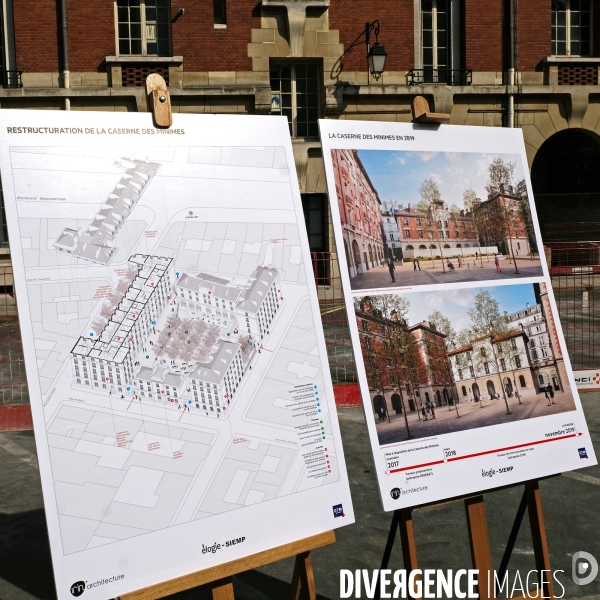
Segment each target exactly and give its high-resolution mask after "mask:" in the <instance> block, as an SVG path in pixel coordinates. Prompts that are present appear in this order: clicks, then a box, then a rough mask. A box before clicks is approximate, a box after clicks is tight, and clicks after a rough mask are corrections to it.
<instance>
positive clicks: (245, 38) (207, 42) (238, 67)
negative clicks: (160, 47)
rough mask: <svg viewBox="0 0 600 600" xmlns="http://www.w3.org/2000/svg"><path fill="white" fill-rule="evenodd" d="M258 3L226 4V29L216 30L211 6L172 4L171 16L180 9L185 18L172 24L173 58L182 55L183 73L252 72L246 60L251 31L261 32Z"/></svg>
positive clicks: (240, 0) (252, 0)
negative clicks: (181, 7)
mask: <svg viewBox="0 0 600 600" xmlns="http://www.w3.org/2000/svg"><path fill="white" fill-rule="evenodd" d="M258 4H259V3H258V0H235V1H234V2H228V3H227V29H215V28H214V25H213V3H212V2H209V1H208V0H204V1H202V2H198V1H196V2H193V3H182V2H173V3H172V4H171V7H172V8H171V10H172V14H173V16H174V15H175V14H176V13H177V10H178V9H179V6H185V14H184V15H183V16H182V17H181V18H179V19H178V20H177V21H176V22H175V23H173V54H174V55H177V56H180V55H183V58H184V64H183V68H184V70H185V71H251V70H252V59H250V58H248V43H249V42H250V41H251V33H250V30H251V29H260V10H259V9H257V10H254V9H255V8H256V7H257V5H258Z"/></svg>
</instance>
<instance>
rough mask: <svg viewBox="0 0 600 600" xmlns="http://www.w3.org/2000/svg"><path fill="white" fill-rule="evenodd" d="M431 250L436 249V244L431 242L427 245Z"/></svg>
mask: <svg viewBox="0 0 600 600" xmlns="http://www.w3.org/2000/svg"><path fill="white" fill-rule="evenodd" d="M429 247H430V248H431V249H432V250H437V246H436V245H435V244H431V246H429Z"/></svg>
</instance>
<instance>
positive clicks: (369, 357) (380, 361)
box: [356, 296, 456, 420]
mask: <svg viewBox="0 0 600 600" xmlns="http://www.w3.org/2000/svg"><path fill="white" fill-rule="evenodd" d="M356 322H357V326H358V331H359V337H360V345H361V350H362V355H363V359H364V363H365V368H366V371H367V381H368V384H369V392H370V395H371V403H372V407H373V412H374V414H376V415H378V417H379V418H380V420H383V417H385V418H386V419H387V418H388V417H389V416H393V415H400V414H402V413H403V412H404V411H408V412H415V411H419V410H421V408H422V407H423V406H425V405H428V404H433V405H434V406H442V405H447V404H453V403H454V398H455V397H456V391H455V390H454V388H453V377H452V371H451V366H450V362H449V361H448V357H447V350H446V341H445V336H444V334H443V333H440V332H439V331H436V330H435V329H434V328H433V327H432V326H431V325H430V324H429V323H428V322H426V321H423V322H421V323H416V324H415V325H408V324H407V323H404V322H402V321H401V320H399V319H398V318H397V315H396V313H395V312H394V311H392V313H391V315H390V316H389V317H388V316H386V315H382V314H381V313H379V312H378V311H377V310H376V309H374V308H373V307H372V305H371V301H370V299H369V297H368V296H365V297H364V298H363V299H362V301H361V306H360V308H359V310H357V311H356Z"/></svg>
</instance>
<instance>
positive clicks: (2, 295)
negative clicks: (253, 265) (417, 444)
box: [0, 242, 600, 407]
mask: <svg viewBox="0 0 600 600" xmlns="http://www.w3.org/2000/svg"><path fill="white" fill-rule="evenodd" d="M544 249H545V253H546V258H547V260H548V265H549V266H550V274H551V277H552V285H553V288H554V294H555V297H556V302H557V305H558V312H559V316H560V320H561V323H562V328H563V331H564V334H565V339H566V342H567V348H568V351H569V355H570V357H571V363H572V365H573V368H575V369H592V368H595V367H598V366H600V310H599V312H598V313H596V312H595V307H596V302H595V300H596V298H598V301H599V307H600V243H591V242H586V243H566V242H550V243H547V244H546V245H545V248H544ZM311 258H312V269H313V275H314V278H315V283H316V285H317V292H318V297H319V305H320V310H321V319H322V322H323V329H324V332H325V342H326V344H327V354H328V357H329V367H330V370H331V377H332V380H333V383H334V384H340V383H355V382H356V381H357V377H356V365H355V362H354V354H353V351H352V342H351V339H350V330H349V327H348V318H347V315H346V310H345V306H344V293H343V290H342V282H341V278H340V271H339V265H338V261H337V255H336V254H335V253H334V252H313V253H312V256H311ZM27 403H29V394H28V390H27V380H26V377H25V363H24V357H23V347H22V344H21V331H20V329H19V320H18V315H17V306H16V302H15V294H14V290H13V278H12V267H11V266H0V407H1V406H9V405H20V404H27Z"/></svg>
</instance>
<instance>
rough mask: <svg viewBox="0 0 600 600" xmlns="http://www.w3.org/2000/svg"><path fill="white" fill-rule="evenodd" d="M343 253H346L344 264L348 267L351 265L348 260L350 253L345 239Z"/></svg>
mask: <svg viewBox="0 0 600 600" xmlns="http://www.w3.org/2000/svg"><path fill="white" fill-rule="evenodd" d="M344 254H345V255H346V264H347V265H348V268H349V269H350V268H351V267H352V263H351V262H350V253H349V252H348V242H346V240H344Z"/></svg>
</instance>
